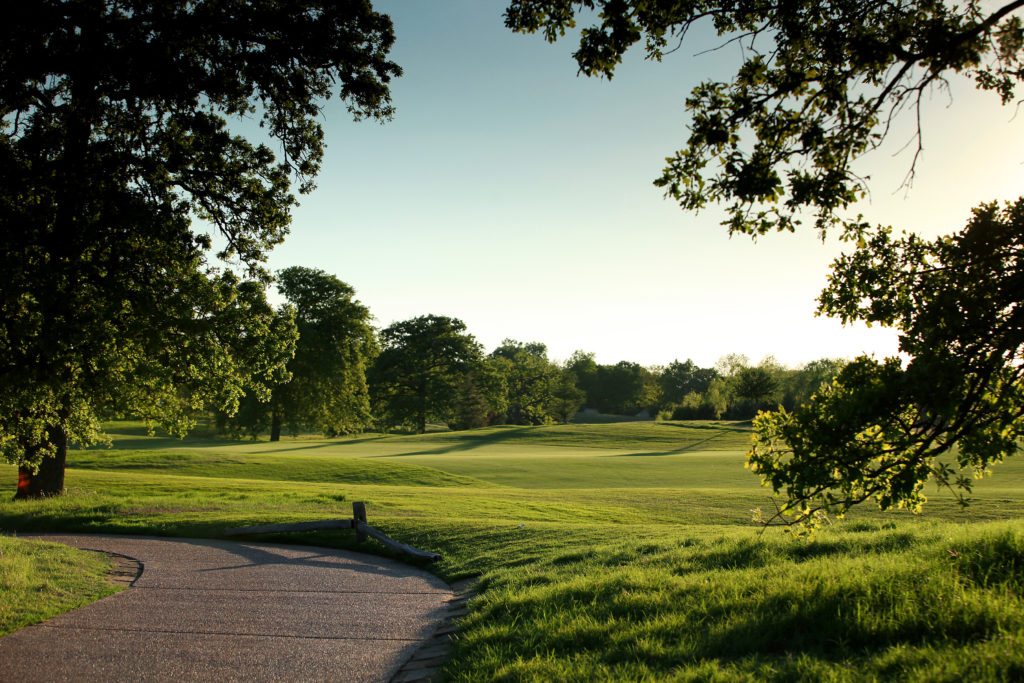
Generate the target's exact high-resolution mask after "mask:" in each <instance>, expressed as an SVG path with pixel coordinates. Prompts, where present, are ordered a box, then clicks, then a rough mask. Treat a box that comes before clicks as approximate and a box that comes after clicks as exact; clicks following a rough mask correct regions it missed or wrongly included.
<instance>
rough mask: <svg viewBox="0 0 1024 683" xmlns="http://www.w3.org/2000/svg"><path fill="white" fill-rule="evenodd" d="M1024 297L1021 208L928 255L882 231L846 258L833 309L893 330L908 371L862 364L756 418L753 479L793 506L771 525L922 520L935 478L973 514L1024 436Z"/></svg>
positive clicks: (983, 218) (934, 244)
mask: <svg viewBox="0 0 1024 683" xmlns="http://www.w3.org/2000/svg"><path fill="white" fill-rule="evenodd" d="M1022 291H1024V200H1018V201H1017V202H1015V203H1013V204H1008V205H1007V206H1006V207H1004V208H1000V207H998V206H997V205H995V204H990V205H986V206H984V207H982V208H980V209H977V210H976V211H975V213H974V217H973V219H972V220H971V222H970V223H969V224H968V225H967V227H966V228H965V229H964V230H963V231H961V232H959V233H957V234H956V235H953V236H951V237H942V238H939V239H936V240H934V241H930V242H926V241H923V240H921V239H919V238H918V237H916V236H914V235H909V236H905V237H903V238H901V239H898V240H895V239H893V238H892V235H891V232H890V231H889V230H879V231H878V232H876V233H875V234H874V235H873V237H872V238H871V241H870V242H869V243H865V245H864V246H863V247H861V248H859V249H858V250H857V251H855V252H854V253H853V254H851V255H848V256H846V257H843V258H842V259H840V261H839V262H838V263H837V265H836V268H835V272H834V274H833V285H832V287H830V288H829V289H828V290H826V291H825V292H824V293H823V295H822V298H821V305H822V308H823V309H824V310H825V311H827V312H828V313H830V314H832V315H836V316H839V317H840V318H841V319H842V320H844V321H849V320H864V321H867V322H871V323H882V324H886V325H892V326H895V327H896V328H898V329H899V330H900V349H901V350H902V351H903V352H904V353H906V354H907V355H908V356H909V357H910V361H909V362H907V363H906V366H905V367H904V365H903V364H902V363H901V362H900V361H899V359H896V358H889V359H885V360H884V361H876V360H874V359H872V358H866V357H862V358H858V359H856V360H854V361H853V362H852V363H850V364H849V365H847V366H846V367H845V368H844V369H843V370H842V371H841V372H840V373H839V375H838V376H837V377H836V379H835V380H834V381H833V382H832V383H831V384H829V385H825V386H824V387H823V388H822V389H821V390H820V391H819V392H818V393H817V394H816V395H815V396H814V398H813V400H812V401H811V402H810V403H809V404H807V405H805V406H802V407H801V408H799V409H797V410H795V411H794V412H792V413H790V412H787V411H780V412H778V413H771V414H763V415H761V416H760V417H759V418H758V420H757V421H756V423H755V424H756V428H757V430H758V435H759V436H758V440H757V442H756V443H755V446H754V450H753V452H752V453H751V456H750V464H751V467H753V468H754V469H755V471H757V472H758V473H759V474H760V475H761V477H762V478H763V479H765V480H766V481H767V482H768V483H769V484H770V485H771V486H772V487H773V488H774V489H775V490H776V491H785V494H786V497H787V503H786V505H785V506H783V507H782V509H781V510H780V511H779V513H778V514H776V515H772V516H770V517H769V518H767V519H766V520H765V521H766V522H767V521H776V520H782V521H787V522H792V521H797V522H807V523H813V522H814V521H815V519H816V514H817V513H818V512H834V513H838V514H842V513H844V512H845V511H846V510H848V509H849V508H850V507H851V506H853V505H855V504H857V503H860V502H863V501H865V500H868V499H871V498H874V499H876V500H877V502H878V504H879V506H880V507H882V508H883V509H884V508H890V507H902V508H908V509H910V510H915V511H916V510H919V509H920V507H921V504H922V503H923V502H924V501H925V496H924V494H923V493H922V488H923V486H924V483H925V481H927V480H928V479H929V478H931V479H933V480H934V481H936V482H937V483H938V484H940V485H942V486H945V487H947V488H948V489H950V490H951V491H953V492H954V494H956V495H957V497H958V499H959V500H960V501H961V503H964V502H965V498H964V494H965V493H969V492H970V490H971V476H970V475H971V474H974V475H975V476H980V475H981V474H983V473H985V472H987V471H988V468H989V467H990V466H991V465H992V464H994V463H997V462H1000V461H1001V460H1003V459H1004V458H1006V457H1008V456H1012V455H1014V454H1016V453H1017V452H1018V451H1019V449H1020V440H1021V438H1022V437H1024V364H1022V362H1021V361H1022V360H1024V353H1022V349H1024V305H1022V303H1021V292H1022ZM954 445H956V446H958V449H957V450H956V451H955V456H953V457H950V458H947V459H945V460H940V459H939V457H940V456H941V455H943V454H944V453H947V452H948V451H950V449H951V448H952V447H953V446H954Z"/></svg>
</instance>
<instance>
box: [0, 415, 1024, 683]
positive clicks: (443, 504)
mask: <svg viewBox="0 0 1024 683" xmlns="http://www.w3.org/2000/svg"><path fill="white" fill-rule="evenodd" d="M631 428H632V429H637V430H639V429H651V430H657V431H664V430H665V429H669V428H671V427H646V428H645V427H639V426H636V427H631ZM509 433H511V432H509ZM516 433H517V434H522V435H529V436H531V438H532V437H533V436H534V435H537V436H544V438H545V439H550V436H551V435H550V434H548V435H547V436H545V434H546V432H544V431H543V430H531V431H529V432H527V431H521V432H516ZM593 433H594V434H596V433H597V432H596V431H594V432H593ZM603 434H604V435H605V436H608V437H612V436H622V437H623V438H625V436H626V435H625V434H624V433H622V432H619V431H616V430H607V431H606V432H603ZM660 436H661V435H659V438H660ZM517 438H519V437H517ZM523 438H525V437H523ZM445 439H446V440H447V441H448V442H449V443H446V444H445V445H444V448H445V449H447V451H448V452H446V453H444V454H441V453H437V454H433V453H431V454H429V455H431V456H434V455H437V456H440V455H445V456H446V457H448V456H452V457H453V458H454V457H455V455H457V454H458V455H461V454H464V455H467V456H468V455H472V456H473V457H480V458H483V459H485V460H487V459H489V458H490V455H489V454H490V453H492V452H493V451H490V450H488V448H490V447H493V446H498V445H502V446H507V444H504V443H502V444H487V445H485V446H480V445H479V444H473V448H470V449H461V450H460V449H459V448H458V447H459V442H458V441H457V436H456V435H448V436H445ZM723 440H724V437H723ZM396 441H397V439H396ZM373 443H376V442H371V444H373ZM400 443H403V444H404V443H410V444H412V440H409V441H408V442H407V441H405V440H404V439H403V440H401V442H400ZM185 445H188V444H187V443H186V444H185ZM286 445H287V444H286ZM302 445H303V442H302V441H297V442H296V443H295V444H294V445H293V446H292V447H294V446H302ZM369 445H370V444H367V445H366V446H365V447H367V448H368V447H369ZM422 445H423V444H422V442H421V443H419V444H417V445H416V448H414V449H409V450H411V451H413V453H421V452H422V451H423V450H424V449H423V448H422ZM434 445H435V444H434V443H433V442H432V443H431V444H430V446H431V448H430V449H429V450H432V451H433V450H440V448H434V447H433V446H434ZM613 445H615V446H618V445H620V444H618V443H616V444H613ZM644 445H646V446H653V445H655V444H653V443H647V444H644ZM703 445H706V444H702V447H703ZM125 446H126V447H127V448H126V449H125V450H124V452H123V453H124V457H125V458H128V457H130V458H132V459H133V460H132V461H125V460H123V459H121V460H120V463H121V464H122V465H130V467H127V468H122V469H120V470H119V471H113V470H105V469H103V465H104V463H103V461H102V460H100V459H97V460H95V461H92V462H93V463H94V464H92V465H91V466H92V467H95V469H72V470H70V471H69V482H70V483H69V485H74V486H80V487H82V488H81V489H79V491H78V493H75V494H73V495H71V496H67V497H63V498H58V499H53V500H47V501H38V502H23V503H18V504H12V503H4V502H2V501H0V524H3V525H4V526H5V528H7V529H21V530H27V529H30V528H31V529H35V530H40V531H42V530H58V529H62V528H74V529H76V530H78V531H88V532H94V533H95V532H100V531H105V532H120V533H125V532H129V533H152V534H158V535H171V536H184V535H189V536H191V535H212V536H216V535H217V534H219V530H220V529H223V528H224V527H227V526H238V525H240V523H244V522H256V521H263V520H264V518H265V517H264V516H265V515H273V516H275V517H282V518H286V519H291V518H295V519H299V518H308V516H309V515H323V514H325V513H327V512H328V511H338V510H339V508H347V507H348V506H349V504H350V501H352V500H366V501H368V503H369V505H370V507H369V511H370V514H371V523H373V524H374V526H376V527H378V528H380V529H381V530H382V531H384V532H385V533H387V534H388V535H390V536H392V537H393V538H396V539H398V540H401V541H402V542H404V543H408V544H410V545H413V546H415V547H420V548H424V549H430V550H435V551H438V552H440V553H441V554H442V555H443V556H444V559H443V560H442V562H441V563H439V564H438V565H434V566H432V567H430V568H431V569H432V570H433V571H435V572H436V573H437V574H438V575H439V576H441V577H442V578H444V579H446V580H448V581H452V580H456V579H459V578H463V577H468V576H479V577H480V579H481V580H480V583H479V587H480V589H481V592H480V594H479V595H478V596H477V597H476V598H474V599H473V600H472V602H471V603H470V604H469V610H468V614H467V615H465V616H464V617H462V618H461V620H460V621H459V623H458V626H459V630H458V634H457V638H456V640H455V642H454V647H453V649H452V653H451V656H450V657H449V658H448V660H447V661H446V662H445V665H444V666H445V668H444V673H445V675H446V676H447V677H448V678H449V679H450V680H455V681H486V680H537V681H540V680H545V681H546V680H566V681H584V680H587V681H589V680H659V681H660V680H723V681H735V680H771V679H777V680H794V679H798V680H799V679H805V680H842V681H846V680H921V681H924V680H928V681H931V680H962V679H973V680H1024V606H1022V600H1021V595H1022V594H1024V523H1022V522H1021V517H1022V514H1021V512H1022V507H1021V501H1022V500H1024V475H1022V472H1021V471H1020V470H1021V467H1019V466H1016V465H1011V464H1008V466H1007V468H1006V469H1005V470H1002V471H999V472H997V474H996V477H995V480H996V482H997V483H998V488H996V489H989V492H988V493H985V490H986V489H987V487H986V486H979V489H978V493H979V499H978V503H979V505H978V506H977V507H972V508H971V510H972V511H973V512H972V515H973V516H974V517H973V519H975V520H976V519H978V513H981V512H982V511H983V510H985V511H986V512H985V516H989V517H990V518H991V519H994V520H995V521H990V522H984V523H981V522H977V521H973V522H972V521H967V520H970V519H971V516H962V515H960V513H956V515H955V516H954V515H953V514H952V513H949V512H941V509H940V510H939V511H940V512H941V514H940V515H939V516H940V519H937V520H929V519H922V518H919V517H911V516H908V515H883V514H881V513H877V512H867V511H866V512H865V513H864V515H863V517H858V518H855V519H851V520H848V521H846V522H844V523H843V524H841V525H840V526H839V527H837V528H836V529H834V530H828V531H823V532H822V533H820V534H819V535H818V536H817V537H816V538H815V539H814V540H813V541H810V542H808V541H803V540H794V539H791V538H788V537H786V536H784V535H783V534H781V533H777V531H778V530H774V529H773V530H768V531H766V532H764V533H759V530H758V529H756V528H752V527H751V526H749V522H745V521H743V520H749V511H748V510H747V509H746V507H747V505H748V503H749V501H750V498H748V497H747V495H745V492H746V491H748V490H749V491H750V492H753V491H757V490H758V489H757V488H756V482H752V483H751V486H750V488H749V489H748V488H746V487H739V486H735V485H734V483H733V482H730V481H718V486H719V488H717V489H714V490H710V491H709V492H707V493H706V494H702V493H701V491H702V489H696V488H685V487H681V488H673V489H671V490H669V489H663V490H659V489H651V488H642V489H641V488H637V489H600V488H594V489H574V490H549V489H544V490H541V489H533V490H531V489H529V488H507V487H501V486H494V485H493V484H490V485H488V486H487V487H483V486H482V485H481V484H476V483H474V482H472V481H471V480H462V481H460V482H458V483H457V484H458V485H436V484H440V483H441V482H442V481H445V480H446V477H444V476H441V475H439V474H438V475H435V474H432V473H430V472H429V471H427V470H417V472H418V473H417V474H416V476H417V478H418V481H419V482H421V483H420V484H419V485H413V486H400V485H395V484H400V483H403V482H402V481H395V480H389V481H390V482H391V485H388V486H381V485H375V484H372V483H369V481H371V480H372V478H373V477H374V476H376V474H377V472H383V470H382V469H380V468H376V467H375V468H374V469H372V470H371V469H366V470H361V469H356V468H355V463H352V464H351V468H352V469H349V468H350V465H349V464H346V463H344V462H342V458H338V460H336V461H335V460H334V458H336V457H338V456H341V455H342V451H341V450H334V449H335V447H334V446H333V445H331V446H330V447H321V446H319V445H318V446H317V452H319V453H322V454H323V457H324V458H328V459H331V460H330V462H325V463H323V466H324V467H325V468H327V469H325V470H323V471H325V472H326V471H328V470H329V469H330V467H328V465H330V466H331V467H333V466H335V465H336V466H338V467H344V468H345V472H344V473H338V476H334V475H332V477H331V479H332V482H330V483H328V482H309V481H302V480H301V479H302V478H303V475H302V474H301V473H296V472H294V471H291V470H290V468H289V466H301V467H306V466H308V465H307V463H309V462H310V461H309V460H307V459H305V458H304V457H303V458H297V459H292V460H288V459H286V458H283V456H280V455H277V456H274V458H279V457H280V458H281V459H280V460H271V459H269V458H268V459H267V460H265V461H262V463H251V464H245V463H243V464H245V466H246V467H250V466H251V467H256V466H257V465H259V466H261V467H267V468H269V469H272V470H273V469H277V470H279V471H280V472H281V475H279V478H268V479H265V480H259V481H258V480H243V479H228V478H223V477H222V476H217V477H214V476H188V477H185V476H177V475H173V474H169V473H168V470H170V471H173V467H172V468H165V467H164V465H165V464H169V463H168V460H169V459H168V458H167V457H165V456H164V455H159V451H161V450H162V449H160V448H154V449H153V451H154V458H153V461H152V463H151V464H152V465H153V466H154V467H153V469H152V470H151V471H146V469H145V466H146V462H145V459H144V458H142V457H141V455H140V454H138V453H137V450H138V449H139V444H135V443H132V444H125ZM228 446H229V447H231V448H241V447H242V445H241V444H237V445H236V444H228ZM568 446H569V447H571V443H569V444H568ZM453 447H454V450H453ZM259 448H268V447H264V446H262V445H260V446H259ZM337 448H338V449H349V448H356V449H362V448H364V446H360V445H359V444H358V443H353V444H351V445H349V444H348V443H345V444H342V445H339V446H338V447H337ZM558 448H559V447H558V446H554V445H552V446H551V451H550V453H551V456H547V455H537V456H536V457H534V456H531V457H529V458H524V459H523V460H522V463H523V465H524V466H526V465H529V469H528V470H524V473H523V474H522V477H521V479H522V481H523V482H524V483H526V482H527V481H528V479H529V478H530V477H547V476H550V474H549V473H550V470H551V468H553V467H558V466H559V465H560V464H562V463H564V462H565V461H566V459H562V458H559V457H557V453H558ZM115 450H116V449H115ZM256 450H258V449H256ZM637 450H642V449H641V447H640V446H639V445H637ZM129 451H131V453H129ZM194 451H195V452H194V453H193V455H190V456H189V459H190V462H192V465H190V467H192V468H193V469H192V470H191V471H192V472H193V474H194V475H199V474H200V473H201V470H200V469H199V465H200V464H201V463H199V462H196V461H195V460H194V458H196V457H199V455H200V452H201V453H205V455H202V457H203V458H209V460H210V464H211V465H213V464H215V463H214V462H213V461H214V459H215V458H225V456H226V455H228V454H226V453H224V452H223V444H220V443H211V444H209V445H196V446H195V448H194ZM264 452H265V451H264ZM356 452H357V453H359V452H363V451H361V450H357V451H356ZM373 454H376V452H373ZM423 455H428V454H423ZM414 457H419V456H414ZM571 457H572V458H573V460H574V462H575V461H579V462H581V463H585V462H586V460H585V459H582V458H581V457H580V456H579V455H573V456H571ZM592 457H593V462H594V463H609V462H615V463H620V465H618V466H619V467H621V468H622V470H621V471H622V472H623V473H626V472H628V471H630V470H631V468H650V467H653V466H655V465H653V464H652V463H658V462H668V461H667V460H666V459H665V458H609V457H605V456H604V455H602V454H601V453H600V452H596V451H595V453H594V455H593V456H592ZM670 457H676V456H674V455H670ZM136 459H137V460H136ZM113 460H118V457H115V458H113V459H112V460H111V461H110V462H111V463H112V462H113ZM688 461H690V462H691V463H692V465H693V466H694V467H699V468H700V471H699V472H695V476H694V477H692V478H691V479H692V481H693V482H694V483H700V484H701V485H705V484H707V483H708V481H709V477H708V476H707V475H708V473H709V472H711V470H710V469H707V468H709V467H710V466H711V465H712V463H713V459H705V458H703V457H694V458H689V459H688ZM248 462H249V461H248V460H246V463H248ZM377 462H379V463H381V464H382V466H387V465H386V463H388V462H391V461H390V460H388V459H386V458H381V459H379V460H377ZM403 462H408V461H407V460H403ZM416 462H425V461H423V460H417V461H416ZM482 462H483V461H482ZM274 463H277V464H274ZM300 463H301V465H300ZM1022 464H1024V463H1022ZM221 466H223V467H232V466H235V465H232V464H231V463H230V462H229V461H227V460H226V459H225V460H224V461H223V464H222V465H218V467H221ZM605 466H607V465H606V464H605V465H602V467H605ZM659 466H663V465H659ZM388 467H389V466H388ZM360 472H362V474H359V473H360ZM402 472H404V473H405V474H402V473H400V472H398V470H397V469H396V470H395V476H396V477H398V479H399V480H401V479H403V477H404V476H406V475H412V474H413V473H414V470H413V469H406V470H403V471H402ZM580 472H581V473H582V472H583V470H580ZM267 473H268V474H270V472H267ZM211 474H212V473H211ZM218 474H221V475H222V474H223V472H218ZM342 474H344V476H342ZM357 474H358V475H359V476H354V475H357ZM696 475H700V476H696ZM318 476H319V475H318ZM285 478H287V481H286V480H284V479H285ZM711 478H716V477H715V476H712V477H711ZM426 481H430V482H434V483H436V484H435V485H423V484H422V482H426ZM410 483H411V482H410ZM452 483H456V482H452ZM675 497H678V498H679V500H678V501H673V500H672V499H673V498H675ZM931 505H932V503H929V506H931ZM945 507H948V506H945ZM734 508H735V509H734ZM929 509H934V508H929ZM709 510H710V511H712V512H713V514H709ZM513 515H514V516H513ZM341 516H345V513H343V514H342V515H341ZM855 517H856V516H855ZM727 519H732V520H734V521H732V522H731V523H723V522H725V520H727ZM716 520H717V521H716ZM282 521H283V520H282ZM741 522H742V523H741ZM251 540H253V541H268V542H270V541H273V542H282V541H283V542H293V543H306V544H313V545H324V546H329V547H340V548H350V549H355V550H361V551H363V552H374V550H373V546H372V544H371V545H366V546H357V545H356V544H355V543H354V540H353V538H352V535H351V532H326V533H322V534H295V535H292V536H287V537H286V536H277V537H269V536H264V537H254V538H252V539H251ZM379 554H382V555H386V554H387V553H386V552H380V553H379Z"/></svg>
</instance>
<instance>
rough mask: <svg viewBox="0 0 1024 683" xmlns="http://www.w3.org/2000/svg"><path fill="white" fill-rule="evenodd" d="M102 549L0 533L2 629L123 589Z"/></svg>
mask: <svg viewBox="0 0 1024 683" xmlns="http://www.w3.org/2000/svg"><path fill="white" fill-rule="evenodd" d="M109 568H110V562H109V560H107V558H105V557H104V556H102V555H99V554H97V553H91V552H87V551H84V550H77V549H75V548H69V547H68V546H66V545H60V544H58V543H44V542H41V541H31V540H26V539H21V538H13V537H11V536H0V635H3V634H5V633H10V632H11V631H15V630H17V629H19V628H21V627H23V626H27V625H29V624H35V623H37V622H40V621H42V620H44V619H47V618H49V617H52V616H54V615H56V614H60V613H61V612H66V611H67V610H69V609H74V608H75V607H80V606H82V605H85V604H87V603H90V602H92V601H93V600H96V599H98V598H102V597H104V596H107V595H110V594H112V593H116V592H117V591H118V590H120V588H119V587H115V586H113V585H111V584H109V583H107V570H108V569H109Z"/></svg>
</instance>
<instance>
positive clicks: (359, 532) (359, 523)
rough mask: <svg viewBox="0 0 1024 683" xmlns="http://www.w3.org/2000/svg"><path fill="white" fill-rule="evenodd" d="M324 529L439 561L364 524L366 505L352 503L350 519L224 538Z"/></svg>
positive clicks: (270, 527) (246, 529) (269, 527)
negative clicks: (349, 532) (346, 532)
mask: <svg viewBox="0 0 1024 683" xmlns="http://www.w3.org/2000/svg"><path fill="white" fill-rule="evenodd" d="M326 529H355V532H356V542H357V543H362V542H363V541H365V540H366V539H367V537H370V538H374V539H376V540H378V541H380V542H381V543H382V544H383V545H385V546H386V547H388V548H390V549H391V550H394V551H395V552H397V553H399V554H401V555H408V556H409V557H415V558H417V559H421V560H429V561H431V562H436V561H438V560H440V559H441V556H440V555H438V554H437V553H429V552H427V551H425V550H419V549H417V548H413V547H412V546H410V545H405V544H404V543H399V542H398V541H396V540H394V539H393V538H390V537H388V536H387V535H386V534H385V533H384V532H382V531H379V530H377V529H374V528H373V527H372V526H370V525H369V524H367V523H366V505H365V504H364V503H352V519H324V520H319V521H315V522H293V523H291V524H265V525H262V526H242V527H236V528H234V529H227V530H226V531H225V532H224V535H225V536H239V535H242V534H278V533H287V532H291V531H323V530H326Z"/></svg>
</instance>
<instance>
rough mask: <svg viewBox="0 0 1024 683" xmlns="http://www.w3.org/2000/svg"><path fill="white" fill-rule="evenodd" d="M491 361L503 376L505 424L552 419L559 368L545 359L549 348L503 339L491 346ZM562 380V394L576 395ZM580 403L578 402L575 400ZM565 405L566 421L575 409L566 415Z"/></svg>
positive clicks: (563, 420) (539, 421)
mask: <svg viewBox="0 0 1024 683" xmlns="http://www.w3.org/2000/svg"><path fill="white" fill-rule="evenodd" d="M490 361H491V365H492V367H494V368H495V371H496V372H498V373H500V374H501V376H502V377H503V379H504V384H505V391H506V404H507V408H506V411H505V422H506V423H507V424H513V425H521V424H533V425H539V424H544V423H545V422H546V421H548V420H549V419H551V418H552V417H553V416H552V406H553V403H554V401H555V400H556V399H555V396H554V392H555V391H558V390H559V386H560V384H559V383H560V381H561V374H562V373H561V370H560V369H559V368H558V366H556V365H555V364H554V363H552V362H551V361H550V360H548V350H547V347H546V346H545V345H544V344H541V343H538V342H532V343H525V344H524V343H523V342H518V341H516V340H514V339H506V340H504V341H503V342H502V343H501V346H499V347H498V348H496V349H494V351H492V352H491V355H490ZM573 389H574V386H573V387H568V386H566V385H565V383H564V382H562V383H561V393H562V395H563V398H569V399H570V402H572V397H578V394H576V392H575V391H574V390H573ZM576 407H577V408H578V407H579V404H578V403H577V404H576ZM568 409H569V408H568V406H566V405H563V406H562V411H561V412H562V417H563V419H562V420H561V421H562V422H568V418H571V417H572V415H573V414H575V412H576V411H575V410H572V413H571V414H570V415H569V416H568V418H566V417H565V412H566V411H567V410H568Z"/></svg>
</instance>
